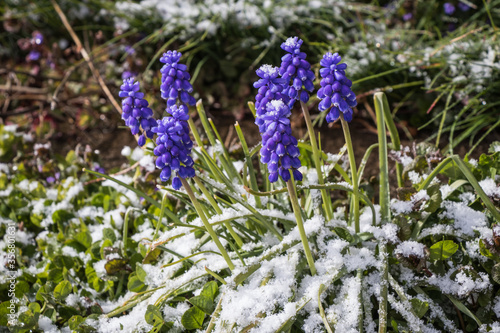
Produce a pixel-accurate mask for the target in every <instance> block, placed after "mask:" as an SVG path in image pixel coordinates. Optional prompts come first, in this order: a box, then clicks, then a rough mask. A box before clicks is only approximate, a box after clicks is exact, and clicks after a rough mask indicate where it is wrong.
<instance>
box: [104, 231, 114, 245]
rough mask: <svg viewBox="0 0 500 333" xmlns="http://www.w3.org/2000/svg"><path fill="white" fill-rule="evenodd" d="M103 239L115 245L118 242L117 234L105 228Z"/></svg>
mask: <svg viewBox="0 0 500 333" xmlns="http://www.w3.org/2000/svg"><path fill="white" fill-rule="evenodd" d="M102 238H103V239H109V240H110V241H111V242H113V243H114V242H116V234H115V232H114V230H113V229H111V228H104V230H103V231H102Z"/></svg>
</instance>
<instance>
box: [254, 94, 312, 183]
mask: <svg viewBox="0 0 500 333" xmlns="http://www.w3.org/2000/svg"><path fill="white" fill-rule="evenodd" d="M290 115H291V112H290V108H289V107H288V106H287V105H286V104H285V103H283V101H278V100H273V101H271V102H269V103H267V104H266V113H265V114H262V115H260V116H259V118H261V119H262V121H263V124H262V126H260V130H261V133H262V148H261V150H260V156H261V157H260V160H261V162H262V163H266V164H267V168H268V170H269V181H270V182H271V183H274V182H276V181H277V180H278V177H279V176H281V178H282V179H283V181H285V182H287V181H288V180H290V171H292V173H293V177H294V179H295V180H302V174H301V173H300V171H299V170H297V169H298V168H300V165H301V164H300V160H299V155H300V153H299V148H298V147H297V139H295V138H294V137H293V135H292V128H291V126H290Z"/></svg>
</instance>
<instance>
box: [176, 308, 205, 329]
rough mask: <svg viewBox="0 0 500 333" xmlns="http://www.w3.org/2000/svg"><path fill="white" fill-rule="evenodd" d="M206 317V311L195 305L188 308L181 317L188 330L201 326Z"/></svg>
mask: <svg viewBox="0 0 500 333" xmlns="http://www.w3.org/2000/svg"><path fill="white" fill-rule="evenodd" d="M204 319H205V312H203V311H201V310H200V309H199V308H198V307H196V306H193V307H192V308H190V309H188V310H187V311H186V312H184V314H183V315H182V318H181V323H182V326H184V328H186V329H188V330H194V329H197V328H200V327H201V326H202V325H203V320H204Z"/></svg>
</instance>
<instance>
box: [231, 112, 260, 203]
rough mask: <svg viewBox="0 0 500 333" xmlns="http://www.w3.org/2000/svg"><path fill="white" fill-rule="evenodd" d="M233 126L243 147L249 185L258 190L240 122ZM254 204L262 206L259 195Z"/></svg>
mask: <svg viewBox="0 0 500 333" xmlns="http://www.w3.org/2000/svg"><path fill="white" fill-rule="evenodd" d="M234 128H235V129H236V134H238V138H239V139H240V143H241V148H243V153H244V154H245V162H246V164H247V167H248V173H249V176H250V187H251V188H252V190H255V191H258V190H259V187H258V186H257V178H255V170H254V168H253V163H252V156H250V151H249V150H248V145H247V142H246V140H245V137H244V136H243V132H242V131H241V127H240V124H239V123H238V122H236V124H235V125H234ZM255 205H256V206H257V207H258V208H260V207H261V206H262V204H261V202H260V198H259V197H255Z"/></svg>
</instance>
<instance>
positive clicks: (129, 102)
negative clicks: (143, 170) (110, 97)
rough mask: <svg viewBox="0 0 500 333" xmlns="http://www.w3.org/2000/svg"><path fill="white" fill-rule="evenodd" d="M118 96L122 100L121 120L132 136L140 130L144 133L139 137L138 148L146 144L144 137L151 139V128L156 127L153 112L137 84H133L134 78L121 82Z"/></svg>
mask: <svg viewBox="0 0 500 333" xmlns="http://www.w3.org/2000/svg"><path fill="white" fill-rule="evenodd" d="M120 89H121V90H120V93H119V94H118V96H120V97H122V98H123V101H122V107H123V113H122V119H123V120H125V124H126V125H127V126H128V127H130V129H131V131H132V134H133V135H136V134H139V130H140V128H142V130H143V131H144V133H143V134H141V136H140V137H139V140H138V143H139V146H143V145H144V144H145V143H146V137H148V138H150V139H152V138H153V135H154V134H153V132H152V130H151V129H152V128H153V127H154V126H156V120H155V119H154V118H153V111H152V110H151V109H150V108H149V107H148V105H149V103H148V101H146V100H145V99H144V93H142V92H140V91H139V90H140V86H139V82H134V78H129V79H125V80H123V84H122V86H121V87H120Z"/></svg>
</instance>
